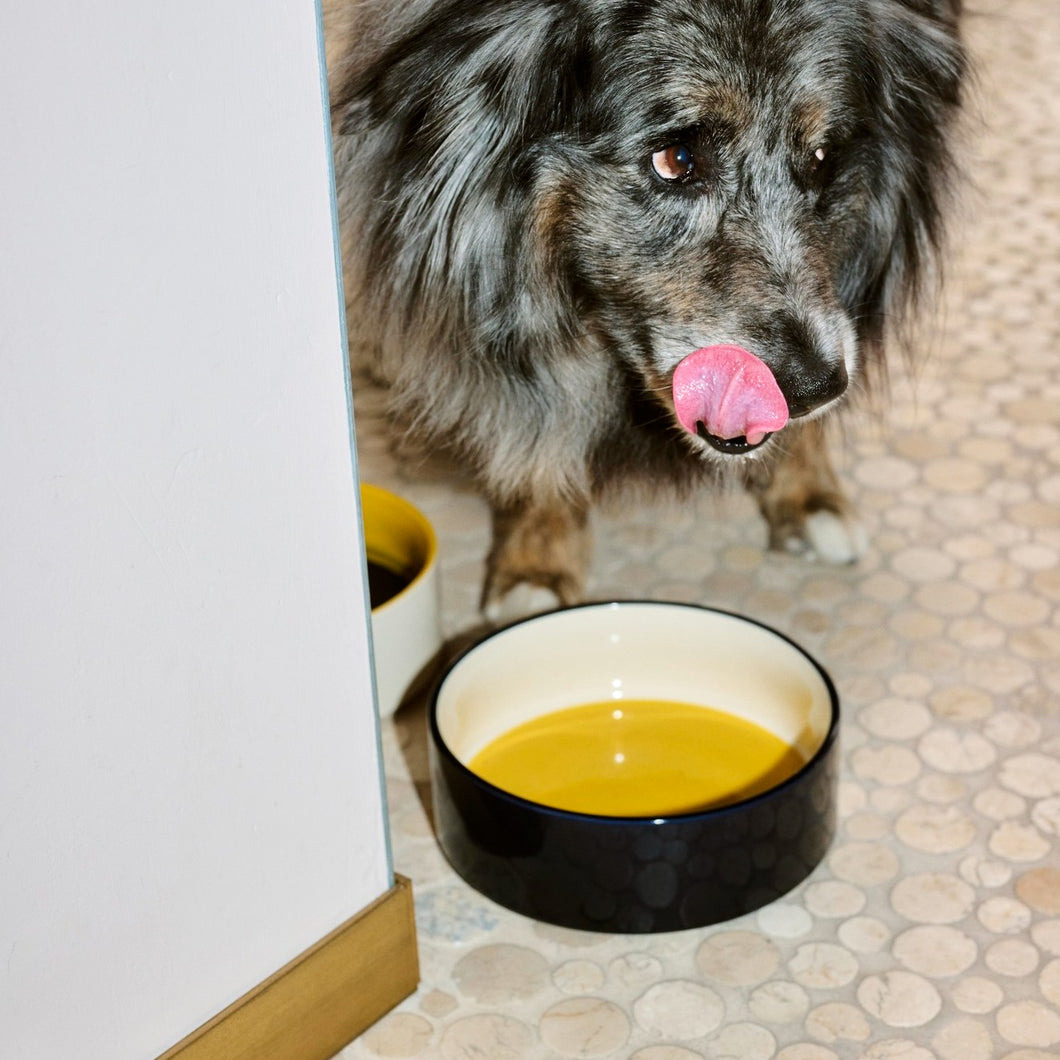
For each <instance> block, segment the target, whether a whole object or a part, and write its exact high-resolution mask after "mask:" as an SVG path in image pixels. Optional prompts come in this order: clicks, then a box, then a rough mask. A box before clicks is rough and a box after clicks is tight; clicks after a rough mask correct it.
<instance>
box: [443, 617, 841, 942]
mask: <svg viewBox="0 0 1060 1060" xmlns="http://www.w3.org/2000/svg"><path fill="white" fill-rule="evenodd" d="M623 697H625V698H629V699H658V700H675V701H679V702H686V703H688V702H691V703H701V704H704V705H710V706H713V707H715V708H717V709H721V710H726V711H728V712H730V713H733V714H737V715H739V716H742V717H745V718H747V719H748V720H751V721H755V722H757V724H759V725H762V726H763V727H765V728H767V729H770V730H771V731H773V732H774V733H775V734H776V735H778V736H780V737H781V738H782V739H783V740H785V741H786V742H787V743H789V744H790V745H791V746H792V747H794V748H796V750H797V751H798V752H799V756H800V758H802V759H803V763H804V764H803V765H802V766H801V767H799V768H798V769H797V771H796V772H795V773H794V774H793V775H791V776H789V777H788V778H787V779H786V780H784V781H782V782H780V783H779V784H777V785H776V786H775V787H772V788H770V789H769V790H767V791H765V792H763V793H761V794H758V795H755V796H753V797H750V798H746V799H743V800H741V801H736V802H733V803H731V804H729V805H725V806H722V807H719V808H716V809H708V810H701V811H697V812H692V813H683V814H674V815H669V816H665V815H660V816H657V817H656V816H644V817H610V816H603V815H597V814H590V813H576V812H570V811H566V810H559V809H554V808H550V807H548V806H544V805H539V804H537V803H535V802H531V801H529V800H527V799H524V798H521V797H519V796H518V795H514V794H511V793H509V792H506V791H504V790H502V789H501V788H498V787H496V786H494V785H493V784H491V783H489V782H488V781H486V780H484V779H482V778H481V777H479V776H477V775H476V774H475V773H474V772H472V771H471V769H469V768H468V765H467V763H468V762H469V761H471V760H472V759H473V757H474V755H475V754H476V753H477V752H478V751H479V750H480V749H481V748H482V747H483V746H485V745H486V744H487V743H489V742H490V741H491V740H493V739H495V738H496V737H497V736H499V735H501V734H502V733H504V732H506V731H507V730H509V729H511V728H513V727H514V726H516V725H518V724H520V723H522V722H524V721H527V720H530V719H531V718H534V717H537V716H539V715H541V714H545V713H548V712H551V711H554V710H559V709H562V708H564V707H568V706H574V705H577V704H580V703H588V702H596V701H600V700H606V699H611V698H614V699H616V700H620V699H621V698H623ZM838 724H839V700H838V697H837V695H836V692H835V688H834V686H833V684H832V682H831V680H830V678H829V677H828V674H827V673H826V672H825V671H824V670H823V669H822V668H821V667H820V666H819V665H818V663H817V662H816V661H815V660H814V659H813V658H811V657H810V656H809V655H808V654H807V653H806V652H805V651H803V649H801V648H800V647H799V646H798V645H796V644H794V643H793V642H792V641H790V640H789V639H788V638H786V637H784V636H783V635H782V634H780V633H777V632H776V631H775V630H772V629H770V628H768V627H767V626H763V625H761V624H759V623H757V622H754V621H751V620H749V619H747V618H743V617H740V616H738V615H734V614H729V613H727V612H724V611H717V610H713V609H711V608H706V607H698V606H695V605H688V604H674V603H661V602H614V603H603V604H588V605H585V606H582V607H574V608H568V609H564V610H560V611H553V612H549V613H547V614H543V615H538V616H535V617H532V618H529V619H526V620H524V621H522V622H517V623H515V624H514V625H511V626H508V627H506V628H504V629H501V630H498V631H496V632H494V633H492V634H490V635H489V636H487V637H486V638H485V639H484V640H482V641H480V642H479V643H477V644H476V645H475V646H473V647H472V648H470V649H468V650H467V651H465V652H464V653H463V654H462V655H460V656H459V657H458V658H457V659H456V660H455V661H454V662H453V663H452V664H451V665H450V666H449V667H448V669H447V670H446V672H445V674H444V675H443V676H442V678H441V680H440V682H439V683H438V685H437V686H436V688H435V691H434V693H433V695H432V697H431V703H430V732H431V746H430V753H431V781H432V785H433V799H434V817H435V827H436V830H437V834H438V838H439V842H440V844H441V847H442V850H443V851H444V853H445V855H446V857H447V858H448V859H449V862H450V863H451V864H452V866H453V868H454V869H455V870H456V871H457V873H459V874H460V876H461V877H463V879H464V880H466V881H467V882H468V883H469V884H470V885H471V886H472V887H474V888H475V889H476V890H478V891H480V892H481V893H482V894H484V895H486V896H487V897H488V898H491V899H493V900H494V901H495V902H498V903H499V904H501V905H503V906H506V907H508V908H509V909H513V910H515V911H516V912H518V913H522V914H524V915H526V916H529V917H533V918H535V919H537V920H542V921H546V922H549V923H553V924H558V925H562V926H565V927H571V928H580V929H585V930H591V931H607V932H618V933H634V932H660V931H674V930H679V929H683V928H694V927H701V926H703V925H707V924H715V923H719V922H722V921H725V920H730V919H732V918H734V917H738V916H741V915H742V914H744V913H749V912H752V911H753V910H755V909H758V908H760V907H762V906H764V905H767V904H768V903H770V902H772V901H774V900H775V899H777V898H779V897H781V896H782V895H783V894H785V893H786V892H788V891H789V890H791V889H792V888H793V887H795V886H796V885H797V884H798V883H800V882H801V881H802V880H803V879H805V878H806V876H808V875H809V873H810V872H812V871H813V869H814V868H815V866H816V865H817V864H818V863H819V862H820V860H821V859H822V857H823V856H824V854H825V852H826V851H827V849H828V847H829V845H830V843H831V841H832V839H833V836H834V834H835V827H836V809H835V799H836V776H837V771H838V750H837V730H838Z"/></svg>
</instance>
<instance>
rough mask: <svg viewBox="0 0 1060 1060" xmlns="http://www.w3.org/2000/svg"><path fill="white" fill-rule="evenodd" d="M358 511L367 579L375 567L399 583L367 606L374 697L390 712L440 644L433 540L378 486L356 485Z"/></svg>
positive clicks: (423, 523) (407, 508)
mask: <svg viewBox="0 0 1060 1060" xmlns="http://www.w3.org/2000/svg"><path fill="white" fill-rule="evenodd" d="M361 515H362V519H363V521H364V549H365V554H366V558H367V561H368V565H369V579H370V582H371V581H372V580H374V579H373V575H374V573H375V571H376V570H377V569H378V568H382V569H384V570H385V571H386V572H389V573H390V574H391V575H394V576H396V579H397V580H398V581H399V582H400V588H399V590H398V591H397V592H396V593H394V595H391V596H389V597H388V598H386V599H384V600H383V601H382V602H380V603H373V605H372V657H373V659H374V665H375V688H376V702H377V704H378V707H379V714H380V716H381V717H389V716H390V715H391V714H393V713H394V711H395V710H397V708H398V707H399V706H400V705H401V702H402V700H403V699H404V698H405V695H406V694H407V692H408V691H409V688H410V686H411V685H412V683H413V682H414V680H415V679H416V677H417V676H418V675H419V674H420V673H421V672H422V671H423V670H424V668H425V667H426V666H427V665H428V663H430V662H431V660H432V659H433V658H434V656H435V655H436V654H437V652H438V649H439V648H440V647H441V645H442V626H441V610H440V603H439V584H438V541H437V538H436V537H435V534H434V528H433V527H432V526H431V524H430V521H429V520H428V519H427V517H426V516H425V515H424V514H423V513H422V512H421V511H420V510H419V509H418V508H416V507H415V506H414V505H412V504H410V503H409V502H408V501H407V500H405V499H404V498H402V497H399V496H397V494H394V493H391V492H390V491H389V490H385V489H382V488H381V487H379V486H373V485H369V484H368V483H364V484H362V485H361Z"/></svg>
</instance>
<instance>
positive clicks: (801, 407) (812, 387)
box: [776, 360, 848, 419]
mask: <svg viewBox="0 0 1060 1060" xmlns="http://www.w3.org/2000/svg"><path fill="white" fill-rule="evenodd" d="M776 374H777V381H778V382H779V383H780V389H781V390H782V391H783V392H784V396H785V398H786V399H787V402H788V414H789V415H790V416H791V418H792V419H795V418H797V417H799V416H807V415H809V414H810V413H811V412H813V411H814V410H815V409H819V408H821V406H822V405H827V404H828V403H829V402H830V401H834V400H835V399H836V398H838V397H841V396H842V394H843V392H844V391H845V390H846V388H847V383H848V376H847V368H846V365H845V364H844V363H843V361H841V360H840V361H836V362H834V363H832V364H814V365H807V364H805V363H795V364H791V365H788V366H787V369H786V370H782V371H778V372H777V373H776Z"/></svg>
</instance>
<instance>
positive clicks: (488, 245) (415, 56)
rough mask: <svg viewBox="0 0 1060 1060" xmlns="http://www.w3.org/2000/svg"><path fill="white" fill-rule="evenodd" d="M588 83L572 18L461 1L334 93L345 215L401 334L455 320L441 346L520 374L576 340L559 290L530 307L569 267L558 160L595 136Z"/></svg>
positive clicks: (584, 31) (583, 39)
mask: <svg viewBox="0 0 1060 1060" xmlns="http://www.w3.org/2000/svg"><path fill="white" fill-rule="evenodd" d="M561 7H562V10H561ZM592 76H593V45H592V33H591V27H589V26H588V25H587V24H586V23H584V22H582V21H580V20H579V19H578V18H574V17H572V16H571V11H570V8H569V7H566V6H562V5H556V4H550V5H545V4H541V5H533V4H525V3H517V2H514V0H450V2H448V3H443V4H441V5H437V6H435V7H433V8H431V9H428V10H427V12H426V14H425V15H424V17H423V19H422V20H421V21H420V22H418V23H416V24H413V25H411V26H410V27H407V28H406V29H405V30H404V31H402V32H399V33H397V34H395V35H393V36H392V37H391V39H390V41H389V43H388V44H387V45H386V46H385V47H384V48H383V49H382V50H381V51H380V52H378V53H377V54H376V55H375V56H374V58H372V59H371V61H369V62H367V63H366V64H364V65H362V67H361V69H360V71H359V72H358V73H356V74H355V75H353V76H351V77H349V78H347V80H346V83H345V84H343V85H341V86H340V87H339V88H338V89H337V91H336V93H335V95H334V97H333V99H334V102H333V112H334V118H335V125H336V128H337V130H338V138H339V141H340V142H339V144H338V154H339V155H340V156H341V160H340V162H339V168H340V172H339V173H338V174H337V175H338V178H339V181H340V184H342V185H344V187H340V204H341V202H342V200H343V197H345V200H346V203H347V206H348V208H349V209H350V211H351V212H352V213H353V214H355V215H356V224H357V226H358V230H359V233H358V240H359V242H360V252H361V253H362V254H363V255H364V256H365V257H366V260H368V261H371V262H372V263H373V265H372V270H373V272H374V277H373V276H369V277H368V278H367V282H368V283H370V284H371V283H375V285H376V292H375V297H376V305H377V306H378V307H379V308H381V309H382V311H383V312H384V313H386V314H387V316H388V317H389V318H390V319H391V320H395V319H398V318H403V319H404V320H405V321H406V324H405V325H403V326H406V327H407V326H409V325H408V324H407V322H408V321H409V320H414V319H419V320H422V319H425V318H428V317H430V318H432V319H433V320H435V321H438V320H439V319H440V314H441V313H444V316H445V319H446V321H447V324H446V326H444V327H441V328H438V327H437V326H436V333H437V335H438V337H439V338H440V337H441V335H442V334H443V333H448V334H449V335H454V334H456V333H459V335H460V341H463V342H475V341H480V342H481V341H488V342H489V343H490V344H491V345H492V346H493V348H494V352H495V353H496V351H501V352H502V354H505V355H507V356H509V357H511V358H515V359H519V358H522V359H525V358H527V357H530V356H531V354H530V353H529V352H527V347H528V346H531V345H533V346H536V347H538V348H539V349H540V347H541V346H543V345H544V346H547V345H548V342H547V340H548V339H549V337H550V335H551V337H552V339H553V340H554V341H553V342H552V345H553V346H555V345H556V342H557V341H559V338H560V337H561V336H562V335H563V334H565V333H567V334H569V332H570V330H571V327H572V324H571V320H572V309H571V307H570V306H569V305H567V304H566V303H564V301H563V300H562V299H559V300H557V297H556V295H557V291H558V289H557V290H552V291H551V292H550V296H549V297H537V298H536V299H535V296H536V295H538V292H541V291H542V282H543V280H544V278H545V277H548V276H551V275H555V273H556V270H557V268H558V267H560V263H559V261H558V259H557V255H558V254H559V250H558V242H557V240H558V238H559V236H560V233H561V230H562V224H561V216H560V215H561V214H562V211H563V208H564V204H565V198H564V196H565V192H564V191H563V189H562V188H560V187H559V186H558V185H557V183H556V181H555V179H554V167H553V171H552V172H549V165H548V163H547V159H549V158H552V159H553V160H554V159H555V157H556V151H559V150H561V147H560V145H561V144H563V145H566V146H565V147H563V148H562V150H566V151H570V150H576V146H574V145H576V144H577V142H578V141H579V140H581V139H584V138H585V136H586V135H587V133H586V129H587V128H588V126H589V124H590V107H591V102H590V101H591V93H590V91H589V85H590V82H591V80H592ZM553 145H554V146H555V148H556V151H553V150H551V146H553ZM553 282H554V281H553ZM439 307H444V310H440V309H439ZM531 332H533V333H534V335H533V336H531V335H530V333H531Z"/></svg>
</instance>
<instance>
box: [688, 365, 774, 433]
mask: <svg viewBox="0 0 1060 1060" xmlns="http://www.w3.org/2000/svg"><path fill="white" fill-rule="evenodd" d="M673 390H674V408H675V409H676V410H677V418H678V419H679V420H680V421H681V425H682V426H683V427H684V428H685V430H687V431H690V432H691V433H692V434H697V433H698V431H697V424H699V423H702V424H703V426H704V427H705V428H706V429H707V431H708V432H709V433H710V434H713V435H714V437H715V438H740V437H744V438H746V439H747V441H748V442H749V443H750V444H751V445H757V444H758V443H759V442H760V441H762V439H763V438H764V437H765V436H766V435H767V434H769V433H770V432H772V431H779V430H780V428H781V427H783V426H784V424H785V423H787V422H788V404H787V402H786V401H785V400H784V395H783V394H782V393H781V392H780V387H779V386H777V381H776V380H775V379H774V378H773V373H772V372H771V371H770V370H769V367H768V366H767V365H766V363H765V362H764V361H762V360H760V359H759V358H758V357H756V356H755V355H754V354H753V353H749V352H748V351H747V350H745V349H743V347H742V346H705V347H704V348H703V349H701V350H696V352H695V353H690V354H689V355H688V356H687V357H686V358H685V359H684V360H683V361H682V362H681V363H680V364H679V365H678V366H677V368H676V369H674V382H673Z"/></svg>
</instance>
